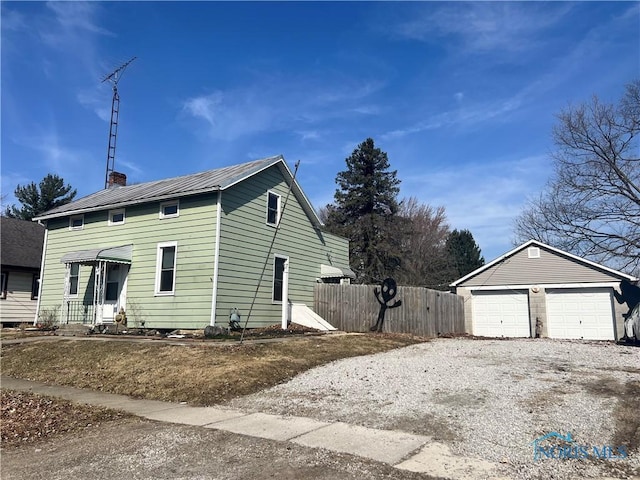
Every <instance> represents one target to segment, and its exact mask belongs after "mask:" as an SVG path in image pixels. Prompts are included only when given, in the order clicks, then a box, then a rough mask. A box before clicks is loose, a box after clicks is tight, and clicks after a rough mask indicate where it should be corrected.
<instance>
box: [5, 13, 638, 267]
mask: <svg viewBox="0 0 640 480" xmlns="http://www.w3.org/2000/svg"><path fill="white" fill-rule="evenodd" d="M0 8H1V20H2V24H1V29H2V45H1V48H2V65H1V67H2V72H1V73H2V79H1V82H2V83H1V88H2V97H1V100H2V119H1V120H2V132H1V133H2V166H1V167H2V195H3V197H4V199H3V203H4V204H7V203H8V204H10V203H13V202H14V201H15V200H14V197H13V190H14V189H15V187H16V185H17V184H26V183H29V182H31V181H36V182H38V181H39V180H40V179H42V177H44V176H45V175H46V174H47V173H57V174H58V175H60V176H62V177H63V178H64V179H65V180H66V181H67V182H68V183H70V184H71V185H73V186H74V187H76V188H77V189H78V198H79V197H81V196H84V195H88V194H90V193H92V192H95V191H97V190H100V189H101V188H103V186H104V174H105V165H106V152H107V139H108V131H109V115H110V108H111V89H110V87H109V85H108V84H106V83H101V82H100V80H101V79H102V78H103V76H104V75H105V74H108V73H110V72H111V71H113V70H114V69H115V68H116V67H117V66H119V65H120V64H122V63H123V62H125V61H126V60H128V59H129V58H131V57H133V56H137V57H138V58H137V60H135V62H133V63H132V64H131V65H130V66H129V67H128V68H127V70H126V71H125V73H124V75H123V77H122V78H121V81H120V84H119V92H120V97H121V106H120V127H119V131H118V141H117V151H116V161H115V169H116V170H118V171H121V172H124V173H125V174H126V175H127V177H128V180H129V182H144V181H149V180H156V179H160V178H167V177H172V176H177V175H183V174H188V173H193V172H198V171H202V170H208V169H211V168H217V167H221V166H225V165H230V164H234V163H241V162H245V161H249V160H254V159H258V158H262V157H266V156H271V155H276V154H283V155H284V156H285V159H286V160H287V161H288V163H289V165H290V166H293V164H294V163H295V162H296V161H297V160H300V161H301V164H300V170H299V173H298V180H299V181H300V184H301V185H302V188H303V189H304V191H305V193H306V194H307V196H308V197H309V198H310V200H311V202H312V203H313V204H314V206H315V207H316V208H319V207H321V206H323V205H325V204H327V203H328V202H331V201H332V200H333V194H334V192H335V188H336V187H335V177H336V174H337V173H338V172H339V171H341V170H344V169H345V158H346V157H347V156H348V155H349V154H350V153H351V152H352V151H353V149H354V148H355V147H356V146H357V144H358V143H360V142H362V141H363V140H364V139H365V138H367V137H372V138H373V139H374V140H375V141H376V144H377V146H378V147H380V148H381V149H382V150H384V151H385V152H387V154H388V156H389V160H390V163H391V167H392V169H395V170H397V171H398V177H399V179H400V180H401V181H402V183H401V192H400V196H401V197H409V196H415V197H417V198H418V199H419V200H420V201H421V202H423V203H426V204H429V205H432V206H434V207H436V206H440V205H442V206H444V207H445V209H446V212H447V217H448V219H449V222H450V224H451V227H452V228H458V229H465V228H466V229H469V230H471V232H472V233H473V235H474V238H475V239H476V241H477V242H478V244H479V245H480V247H481V249H482V253H483V255H484V256H485V258H486V260H487V261H489V260H492V259H493V258H495V257H497V256H499V255H501V254H503V253H505V252H506V251H508V250H510V249H511V248H512V247H513V233H512V230H513V220H514V218H515V217H516V216H517V215H518V214H519V213H520V211H521V209H522V208H523V206H524V204H525V202H526V200H527V198H530V197H532V196H536V195H537V194H538V193H539V192H540V191H541V189H542V188H543V186H544V183H545V182H546V181H547V179H548V178H549V176H550V175H551V173H552V165H551V162H550V159H549V153H550V152H551V151H552V149H553V144H552V142H551V128H552V126H553V124H554V121H555V115H556V114H557V113H558V112H559V111H560V110H561V109H562V108H565V107H567V106H568V105H571V104H576V103H580V102H582V101H585V100H588V99H590V98H591V95H593V94H597V95H598V96H600V97H601V98H602V99H604V100H607V101H616V100H617V99H618V98H619V97H620V96H621V94H622V92H623V90H624V85H625V84H626V83H628V82H630V81H631V80H632V79H634V78H637V77H638V76H640V3H638V2H578V3H568V2H551V3H543V2H530V3H528V2H527V3H506V2H499V3H493V2H471V3H466V2H410V3H400V2H391V3H386V2H354V3H344V2H321V3H311V2H301V3H297V2H282V3H271V2H259V3H249V2H237V3H223V2H193V3H188V2H104V3H98V2H91V3H76V2H52V3H41V2H2V4H1V6H0Z"/></svg>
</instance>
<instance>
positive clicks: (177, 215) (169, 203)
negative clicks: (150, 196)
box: [158, 200, 180, 220]
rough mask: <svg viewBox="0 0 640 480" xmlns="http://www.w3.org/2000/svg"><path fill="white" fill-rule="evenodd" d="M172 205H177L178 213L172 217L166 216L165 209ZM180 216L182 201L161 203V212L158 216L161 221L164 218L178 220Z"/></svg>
mask: <svg viewBox="0 0 640 480" xmlns="http://www.w3.org/2000/svg"><path fill="white" fill-rule="evenodd" d="M171 205H175V206H176V207H177V209H176V213H173V214H171V215H165V214H164V207H169V206H171ZM179 216H180V201H179V200H171V201H170V202H162V203H160V212H159V214H158V218H160V219H161V220H162V219H164V218H176V217H179Z"/></svg>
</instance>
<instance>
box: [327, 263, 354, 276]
mask: <svg viewBox="0 0 640 480" xmlns="http://www.w3.org/2000/svg"><path fill="white" fill-rule="evenodd" d="M347 277H348V278H356V274H355V273H353V270H351V269H350V268H349V267H338V266H335V265H320V278H347Z"/></svg>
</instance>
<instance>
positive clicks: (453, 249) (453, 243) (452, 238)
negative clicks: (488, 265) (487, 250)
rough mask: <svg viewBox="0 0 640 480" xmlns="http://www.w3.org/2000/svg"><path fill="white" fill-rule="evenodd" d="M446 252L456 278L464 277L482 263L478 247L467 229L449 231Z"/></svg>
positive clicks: (482, 259) (482, 258)
mask: <svg viewBox="0 0 640 480" xmlns="http://www.w3.org/2000/svg"><path fill="white" fill-rule="evenodd" d="M447 252H448V254H449V258H450V262H451V263H452V264H453V267H454V269H455V270H456V272H457V278H461V277H464V276H465V275H466V274H468V273H471V272H473V271H474V270H475V269H477V268H480V267H482V266H483V265H484V257H483V256H482V255H481V253H480V247H479V246H478V244H477V243H476V241H475V240H474V239H473V235H472V234H471V232H470V231H469V230H460V231H458V230H454V231H453V232H451V233H450V234H449V238H447Z"/></svg>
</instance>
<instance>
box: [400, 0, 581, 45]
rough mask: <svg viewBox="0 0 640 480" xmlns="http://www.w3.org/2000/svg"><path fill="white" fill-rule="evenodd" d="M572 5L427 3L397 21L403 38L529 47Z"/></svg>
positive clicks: (566, 12) (567, 11)
mask: <svg viewBox="0 0 640 480" xmlns="http://www.w3.org/2000/svg"><path fill="white" fill-rule="evenodd" d="M571 9H572V6H571V4H560V5H557V4H556V5H553V6H552V5H550V4H544V5H536V4H535V2H533V3H516V2H453V3H443V4H428V5H425V6H424V8H421V9H420V12H419V13H418V14H415V12H414V16H413V17H412V18H411V19H409V20H406V21H401V22H399V23H398V24H396V25H395V26H394V27H393V28H392V31H393V33H395V34H396V35H400V36H402V37H405V38H408V39H413V40H420V41H436V40H437V39H439V38H442V37H447V38H452V39H454V40H455V41H457V42H459V44H460V46H461V47H462V49H464V50H465V51H467V52H483V51H493V50H500V51H501V52H503V53H504V52H505V51H511V52H514V51H520V50H523V49H530V48H531V46H532V43H533V42H537V41H538V39H539V38H540V37H539V36H538V35H539V33H540V32H542V31H544V30H545V29H547V28H548V27H550V26H552V25H555V24H557V23H558V22H559V21H560V20H561V19H562V18H564V17H565V16H566V15H567V14H568V13H569V11H570V10H571Z"/></svg>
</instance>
